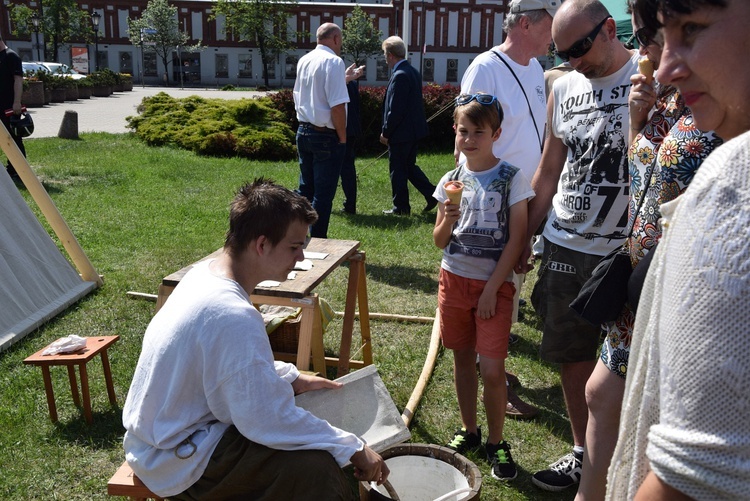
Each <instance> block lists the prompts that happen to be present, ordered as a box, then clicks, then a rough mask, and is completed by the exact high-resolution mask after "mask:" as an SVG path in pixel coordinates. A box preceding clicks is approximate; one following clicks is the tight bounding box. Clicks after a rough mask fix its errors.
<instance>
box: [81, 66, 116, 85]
mask: <svg viewBox="0 0 750 501" xmlns="http://www.w3.org/2000/svg"><path fill="white" fill-rule="evenodd" d="M86 78H89V79H91V82H92V83H93V84H94V86H95V87H100V86H103V87H112V86H114V85H115V84H116V83H119V81H120V75H119V73H115V72H114V71H112V70H110V69H109V68H104V69H103V70H99V71H94V72H93V73H91V74H90V75H89V76H87V77H86Z"/></svg>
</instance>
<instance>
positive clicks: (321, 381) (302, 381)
mask: <svg viewBox="0 0 750 501" xmlns="http://www.w3.org/2000/svg"><path fill="white" fill-rule="evenodd" d="M341 386H343V385H342V384H341V383H337V382H336V381H331V380H330V379H326V378H323V377H319V376H311V375H309V374H300V375H299V377H298V378H297V379H295V380H294V381H293V382H292V388H294V394H295V395H299V394H300V393H305V392H306V391H314V390H322V389H331V390H335V389H336V388H341Z"/></svg>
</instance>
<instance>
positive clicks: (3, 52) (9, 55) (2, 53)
mask: <svg viewBox="0 0 750 501" xmlns="http://www.w3.org/2000/svg"><path fill="white" fill-rule="evenodd" d="M21 94H23V65H22V64H21V58H20V57H18V54H16V53H15V52H13V51H12V50H10V48H8V46H7V45H5V41H3V39H2V38H0V120H2V122H3V125H5V128H6V129H8V132H10V135H11V137H12V138H13V140H14V141H15V142H16V145H18V149H19V150H21V153H23V155H24V156H26V150H25V149H24V147H23V140H22V139H21V137H20V136H16V135H15V134H14V133H13V131H12V130H11V128H10V116H6V115H5V111H6V110H10V109H12V110H13V113H14V114H15V115H20V114H21ZM8 174H10V176H11V177H12V178H14V179H16V178H18V174H17V173H16V170H15V169H14V168H13V165H12V164H11V162H10V159H8Z"/></svg>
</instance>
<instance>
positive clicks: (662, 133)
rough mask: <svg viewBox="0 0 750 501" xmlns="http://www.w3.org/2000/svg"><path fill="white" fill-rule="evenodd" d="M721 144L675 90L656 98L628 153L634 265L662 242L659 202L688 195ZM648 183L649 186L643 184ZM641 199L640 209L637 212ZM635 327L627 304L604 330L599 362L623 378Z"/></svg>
mask: <svg viewBox="0 0 750 501" xmlns="http://www.w3.org/2000/svg"><path fill="white" fill-rule="evenodd" d="M721 143H722V140H721V139H719V137H718V136H716V135H715V134H714V133H713V132H702V131H700V130H698V129H697V128H696V127H695V124H694V122H693V116H692V113H691V112H690V109H689V108H688V107H687V106H685V103H684V101H683V100H682V97H681V96H680V93H679V92H678V91H677V90H676V89H669V90H668V91H666V93H665V94H664V95H662V96H660V98H659V99H658V100H657V104H656V109H655V111H654V112H653V114H652V116H651V118H650V120H649V121H648V123H647V124H646V126H645V127H644V128H643V130H642V131H641V132H640V133H639V134H638V135H637V136H636V138H635V140H634V141H633V143H632V144H631V145H630V148H629V150H628V164H629V170H630V193H631V196H630V220H631V221H633V220H634V219H635V222H634V224H633V230H632V232H631V235H630V237H629V239H628V246H629V248H630V261H631V263H632V265H633V267H635V266H636V265H637V264H638V262H639V261H640V260H641V259H643V257H644V256H645V255H646V254H647V253H648V252H649V251H650V250H651V249H652V248H653V247H654V246H655V245H656V243H657V242H658V241H659V238H661V234H662V228H661V225H660V222H659V219H660V218H661V213H660V212H659V207H660V206H661V204H663V203H665V202H669V201H670V200H674V199H675V198H677V197H678V196H679V195H680V194H682V192H684V191H685V189H686V188H687V187H688V185H689V184H690V181H692V179H693V176H694V175H695V172H696V171H697V170H698V167H699V166H700V164H701V163H702V162H703V160H705V159H706V157H707V156H708V155H709V154H710V153H711V152H712V151H713V150H714V149H716V148H717V147H718V146H719V145H720V144H721ZM652 170H653V172H651V171H652ZM649 173H651V174H650V175H651V177H650V179H649ZM646 180H649V181H648V186H644V183H645V182H646ZM644 191H645V194H644ZM644 196H645V198H643V197H644ZM641 198H643V203H642V204H641V208H640V211H639V212H638V214H634V213H635V211H636V208H637V206H638V202H639V201H640V200H641ZM634 323H635V315H634V313H633V311H632V310H631V309H630V306H629V305H627V304H626V305H625V307H624V308H623V310H622V312H621V313H620V316H619V318H618V319H617V320H615V321H614V322H609V323H607V324H605V325H604V326H603V327H604V328H605V331H606V338H605V340H604V345H603V346H602V351H601V360H602V362H603V363H604V364H605V365H606V366H607V367H608V368H609V370H611V371H612V372H614V373H615V374H617V375H618V376H620V377H622V378H625V376H626V374H627V369H628V357H629V354H630V340H631V337H632V335H633V324H634Z"/></svg>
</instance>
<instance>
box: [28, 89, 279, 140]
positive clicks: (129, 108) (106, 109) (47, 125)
mask: <svg viewBox="0 0 750 501" xmlns="http://www.w3.org/2000/svg"><path fill="white" fill-rule="evenodd" d="M159 92H166V93H168V94H169V95H170V96H174V97H177V98H182V97H188V96H195V95H198V96H201V97H207V98H221V99H242V98H246V97H247V98H249V97H257V96H260V95H263V94H265V93H264V92H255V91H220V90H206V89H179V88H172V87H134V88H133V90H132V92H115V93H114V94H112V95H111V96H109V97H92V98H91V99H78V100H77V101H66V102H64V103H50V104H48V105H45V106H43V107H41V108H29V111H30V112H31V116H32V117H33V118H34V134H33V135H32V136H31V137H30V138H29V139H33V138H36V137H57V133H58V132H59V131H60V124H61V123H62V120H63V116H64V115H65V112H66V111H67V110H72V111H75V112H77V113H78V132H79V133H82V132H112V133H123V132H130V129H128V128H127V123H126V122H125V117H128V116H131V115H135V114H136V113H137V112H136V107H137V106H138V105H139V104H140V103H141V101H142V100H143V98H144V97H148V96H153V95H155V94H158V93H159Z"/></svg>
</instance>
